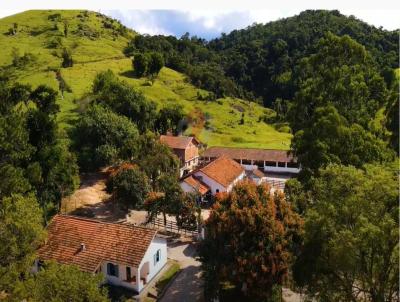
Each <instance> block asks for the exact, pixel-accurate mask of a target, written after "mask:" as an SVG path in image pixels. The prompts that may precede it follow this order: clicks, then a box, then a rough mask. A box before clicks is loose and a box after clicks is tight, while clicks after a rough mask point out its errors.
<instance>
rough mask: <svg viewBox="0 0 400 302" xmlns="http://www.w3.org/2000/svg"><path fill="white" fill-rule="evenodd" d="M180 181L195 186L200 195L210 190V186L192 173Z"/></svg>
mask: <svg viewBox="0 0 400 302" xmlns="http://www.w3.org/2000/svg"><path fill="white" fill-rule="evenodd" d="M182 181H183V182H185V183H187V184H188V185H190V186H191V187H193V188H195V189H196V190H198V191H199V193H200V194H201V195H204V194H206V193H207V192H208V191H209V190H210V188H209V187H208V186H207V185H206V184H205V183H204V182H202V181H201V180H199V179H197V178H195V177H193V175H189V176H188V177H186V178H184V179H183V180H182Z"/></svg>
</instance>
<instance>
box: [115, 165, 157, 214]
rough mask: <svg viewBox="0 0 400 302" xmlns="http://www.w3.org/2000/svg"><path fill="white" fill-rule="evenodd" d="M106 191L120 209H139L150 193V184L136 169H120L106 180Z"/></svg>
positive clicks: (144, 175) (143, 174)
mask: <svg viewBox="0 0 400 302" xmlns="http://www.w3.org/2000/svg"><path fill="white" fill-rule="evenodd" d="M107 191H108V192H109V193H112V194H113V198H114V199H115V201H117V202H118V203H119V204H120V205H121V206H122V207H124V208H130V209H132V208H135V209H140V208H141V207H142V206H143V203H144V201H145V199H146V197H147V194H148V193H149V192H150V184H149V180H148V178H147V175H146V174H145V173H144V172H142V171H141V170H139V168H138V167H135V166H133V167H126V168H124V167H122V169H120V170H119V171H118V172H117V173H116V174H115V175H112V176H111V177H110V178H109V179H108V180H107Z"/></svg>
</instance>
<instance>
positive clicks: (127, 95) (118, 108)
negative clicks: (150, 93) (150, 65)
mask: <svg viewBox="0 0 400 302" xmlns="http://www.w3.org/2000/svg"><path fill="white" fill-rule="evenodd" d="M93 92H94V94H95V99H96V102H97V103H99V104H101V105H103V106H106V107H108V108H110V109H111V110H112V111H114V112H115V113H118V114H120V115H124V116H126V117H128V118H129V119H130V120H131V121H132V122H134V123H135V124H136V126H137V128H138V129H139V132H140V133H144V132H145V131H147V130H153V128H154V121H155V118H156V115H157V113H156V105H155V103H154V102H152V101H149V100H147V99H146V98H145V97H144V95H143V94H142V93H141V92H140V91H137V90H135V89H134V88H133V87H132V86H130V85H129V84H128V83H126V82H124V81H120V80H119V79H118V78H117V77H116V76H115V75H114V74H113V73H112V72H111V71H106V72H102V73H99V74H98V75H97V76H96V78H95V80H94V82H93Z"/></svg>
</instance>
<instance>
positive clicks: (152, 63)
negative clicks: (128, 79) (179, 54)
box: [132, 52, 165, 77]
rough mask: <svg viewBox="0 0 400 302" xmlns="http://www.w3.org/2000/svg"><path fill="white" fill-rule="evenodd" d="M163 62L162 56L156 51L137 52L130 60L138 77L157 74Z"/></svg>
mask: <svg viewBox="0 0 400 302" xmlns="http://www.w3.org/2000/svg"><path fill="white" fill-rule="evenodd" d="M164 64H165V63H164V58H163V56H162V55H161V54H160V53H158V52H146V53H137V54H135V55H134V58H133V61H132V65H133V69H134V72H135V74H136V76H138V77H143V76H150V77H154V76H157V75H158V73H159V72H160V70H161V68H163V66H164Z"/></svg>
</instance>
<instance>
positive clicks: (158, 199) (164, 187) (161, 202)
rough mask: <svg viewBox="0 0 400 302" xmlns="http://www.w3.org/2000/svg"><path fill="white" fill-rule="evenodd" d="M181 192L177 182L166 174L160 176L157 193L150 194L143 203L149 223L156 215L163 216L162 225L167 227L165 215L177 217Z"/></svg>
mask: <svg viewBox="0 0 400 302" xmlns="http://www.w3.org/2000/svg"><path fill="white" fill-rule="evenodd" d="M183 198H184V197H183V191H182V189H181V187H180V185H179V182H178V180H177V179H176V178H175V177H173V176H171V175H168V174H162V175H161V176H160V177H159V179H158V191H157V192H151V193H150V194H149V196H148V198H147V199H146V201H145V203H144V207H145V209H146V210H147V212H148V220H149V221H151V220H152V219H153V218H154V217H157V215H158V214H160V213H161V214H163V217H164V225H165V226H166V225H167V214H171V215H178V214H179V213H180V212H179V210H180V209H181V208H182V207H181V205H182V202H183Z"/></svg>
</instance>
